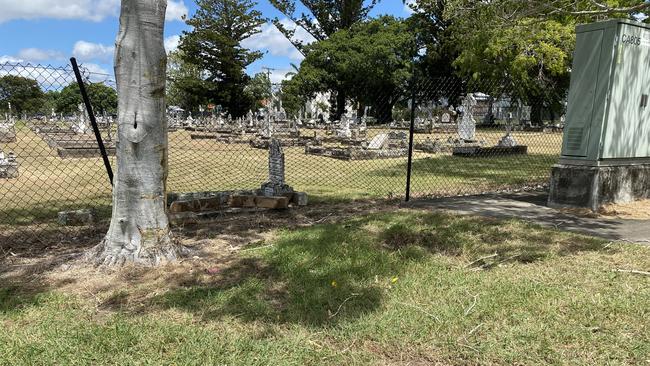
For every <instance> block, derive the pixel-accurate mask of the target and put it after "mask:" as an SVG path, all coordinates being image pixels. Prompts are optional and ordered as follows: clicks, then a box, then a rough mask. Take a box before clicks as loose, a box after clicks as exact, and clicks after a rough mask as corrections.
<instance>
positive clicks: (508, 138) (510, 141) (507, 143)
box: [498, 125, 518, 147]
mask: <svg viewBox="0 0 650 366" xmlns="http://www.w3.org/2000/svg"><path fill="white" fill-rule="evenodd" d="M498 145H499V146H502V147H514V146H517V145H518V144H517V140H515V138H514V137H513V136H512V127H511V126H510V125H508V126H506V135H505V136H503V137H502V138H501V139H500V140H499V144H498Z"/></svg>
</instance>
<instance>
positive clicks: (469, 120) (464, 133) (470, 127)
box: [458, 93, 477, 141]
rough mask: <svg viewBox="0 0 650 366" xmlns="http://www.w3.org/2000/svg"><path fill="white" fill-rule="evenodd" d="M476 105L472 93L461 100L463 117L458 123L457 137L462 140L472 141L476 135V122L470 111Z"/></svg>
mask: <svg viewBox="0 0 650 366" xmlns="http://www.w3.org/2000/svg"><path fill="white" fill-rule="evenodd" d="M476 104H477V102H476V98H474V95H473V94H472V93H469V94H467V96H466V97H465V99H463V117H462V118H461V121H460V122H459V123H458V136H459V137H460V138H461V139H462V140H466V141H472V140H474V136H475V135H476V120H475V119H474V115H473V114H472V109H473V108H474V106H475V105H476Z"/></svg>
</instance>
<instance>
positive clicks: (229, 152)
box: [0, 124, 562, 225]
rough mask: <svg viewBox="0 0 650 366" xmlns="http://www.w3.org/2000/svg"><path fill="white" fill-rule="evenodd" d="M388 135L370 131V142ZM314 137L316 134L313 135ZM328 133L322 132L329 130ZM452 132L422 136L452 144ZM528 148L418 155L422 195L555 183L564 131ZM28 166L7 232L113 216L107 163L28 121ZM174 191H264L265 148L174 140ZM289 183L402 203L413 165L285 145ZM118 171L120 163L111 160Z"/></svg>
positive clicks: (14, 183)
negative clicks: (74, 215) (61, 152)
mask: <svg viewBox="0 0 650 366" xmlns="http://www.w3.org/2000/svg"><path fill="white" fill-rule="evenodd" d="M381 132H387V130H381V129H370V130H369V137H368V138H369V139H370V138H372V137H373V136H374V135H376V134H378V133H381ZM304 133H305V134H312V133H313V132H312V131H305V132H304ZM320 133H322V131H320ZM449 136H453V135H451V134H442V133H434V134H417V135H416V139H417V140H424V139H425V138H426V137H431V138H432V139H433V138H440V139H441V140H443V141H446V140H447V138H448V137H449ZM501 136H503V131H501V130H496V131H495V130H479V131H478V132H477V138H478V139H484V140H486V142H487V145H488V146H490V145H495V144H496V143H497V142H498V140H499V138H500V137H501ZM514 136H515V138H516V139H517V140H518V141H519V143H520V144H525V145H528V147H529V154H528V155H525V156H504V157H481V158H458V157H452V156H451V155H450V154H449V153H445V154H427V153H421V152H415V153H414V164H413V177H412V187H413V195H415V196H417V195H453V194H459V193H480V192H483V191H488V190H494V189H499V188H506V187H511V186H521V185H526V184H540V183H546V181H547V180H548V177H549V172H550V167H551V165H552V164H553V163H554V162H555V161H556V159H557V157H558V155H559V151H560V146H561V138H562V137H561V134H560V133H531V132H515V133H514ZM5 149H6V150H12V151H14V152H15V153H16V154H17V156H18V162H19V164H20V167H19V169H20V177H18V178H17V179H10V180H0V191H2V200H3V204H2V207H1V208H0V225H26V224H31V223H47V222H51V221H53V220H54V219H55V218H56V213H57V212H58V211H62V210H71V209H80V208H87V207H94V208H95V209H97V210H98V211H99V213H100V216H102V217H108V216H109V215H110V201H111V198H110V185H109V183H108V178H107V176H106V172H105V170H104V166H103V163H102V160H101V158H99V157H97V158H85V159H61V158H59V157H58V156H57V155H56V151H55V150H54V149H51V148H49V147H48V146H47V144H46V143H45V142H44V141H43V140H42V139H41V138H40V137H39V136H37V135H36V134H35V133H33V132H32V131H30V130H29V129H28V128H26V127H25V126H24V125H22V124H20V125H19V129H18V141H17V142H16V143H12V144H7V146H6V147H5ZM169 153H170V160H169V164H170V174H169V179H168V189H169V190H170V191H176V192H191V191H210V190H235V189H251V188H258V187H259V186H260V184H261V183H263V182H264V181H265V180H266V179H267V176H268V166H267V164H268V163H267V156H268V153H267V151H265V150H260V149H254V148H251V147H250V146H248V145H247V144H225V143H218V142H215V141H210V140H192V139H190V133H189V132H187V131H177V132H172V133H170V151H169ZM285 155H286V179H287V182H288V183H289V184H290V185H292V186H293V187H294V188H295V189H297V190H300V191H304V192H307V193H308V194H309V195H310V200H311V202H323V201H325V202H332V201H346V200H352V199H368V198H386V197H401V196H402V195H403V194H404V186H405V179H406V178H405V177H406V158H405V157H404V158H398V159H381V160H366V161H342V160H335V159H332V158H327V157H318V156H312V155H306V154H305V153H304V148H302V147H288V148H285ZM111 161H112V163H113V168H114V169H115V159H114V158H112V159H111Z"/></svg>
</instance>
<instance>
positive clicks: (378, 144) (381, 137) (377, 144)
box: [368, 133, 388, 150]
mask: <svg viewBox="0 0 650 366" xmlns="http://www.w3.org/2000/svg"><path fill="white" fill-rule="evenodd" d="M387 144H388V135H387V134H385V133H380V134H378V135H377V136H375V137H373V138H372V140H370V143H369V144H368V149H370V150H379V149H384V148H385V147H386V145H387Z"/></svg>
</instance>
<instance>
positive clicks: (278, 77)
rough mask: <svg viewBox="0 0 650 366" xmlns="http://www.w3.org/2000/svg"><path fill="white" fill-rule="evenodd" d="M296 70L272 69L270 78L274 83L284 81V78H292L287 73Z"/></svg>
mask: <svg viewBox="0 0 650 366" xmlns="http://www.w3.org/2000/svg"><path fill="white" fill-rule="evenodd" d="M292 71H294V72H295V70H294V69H277V70H272V71H271V75H270V79H271V82H272V83H274V84H277V83H280V82H282V80H286V79H291V77H287V74H288V73H290V72H292Z"/></svg>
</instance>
